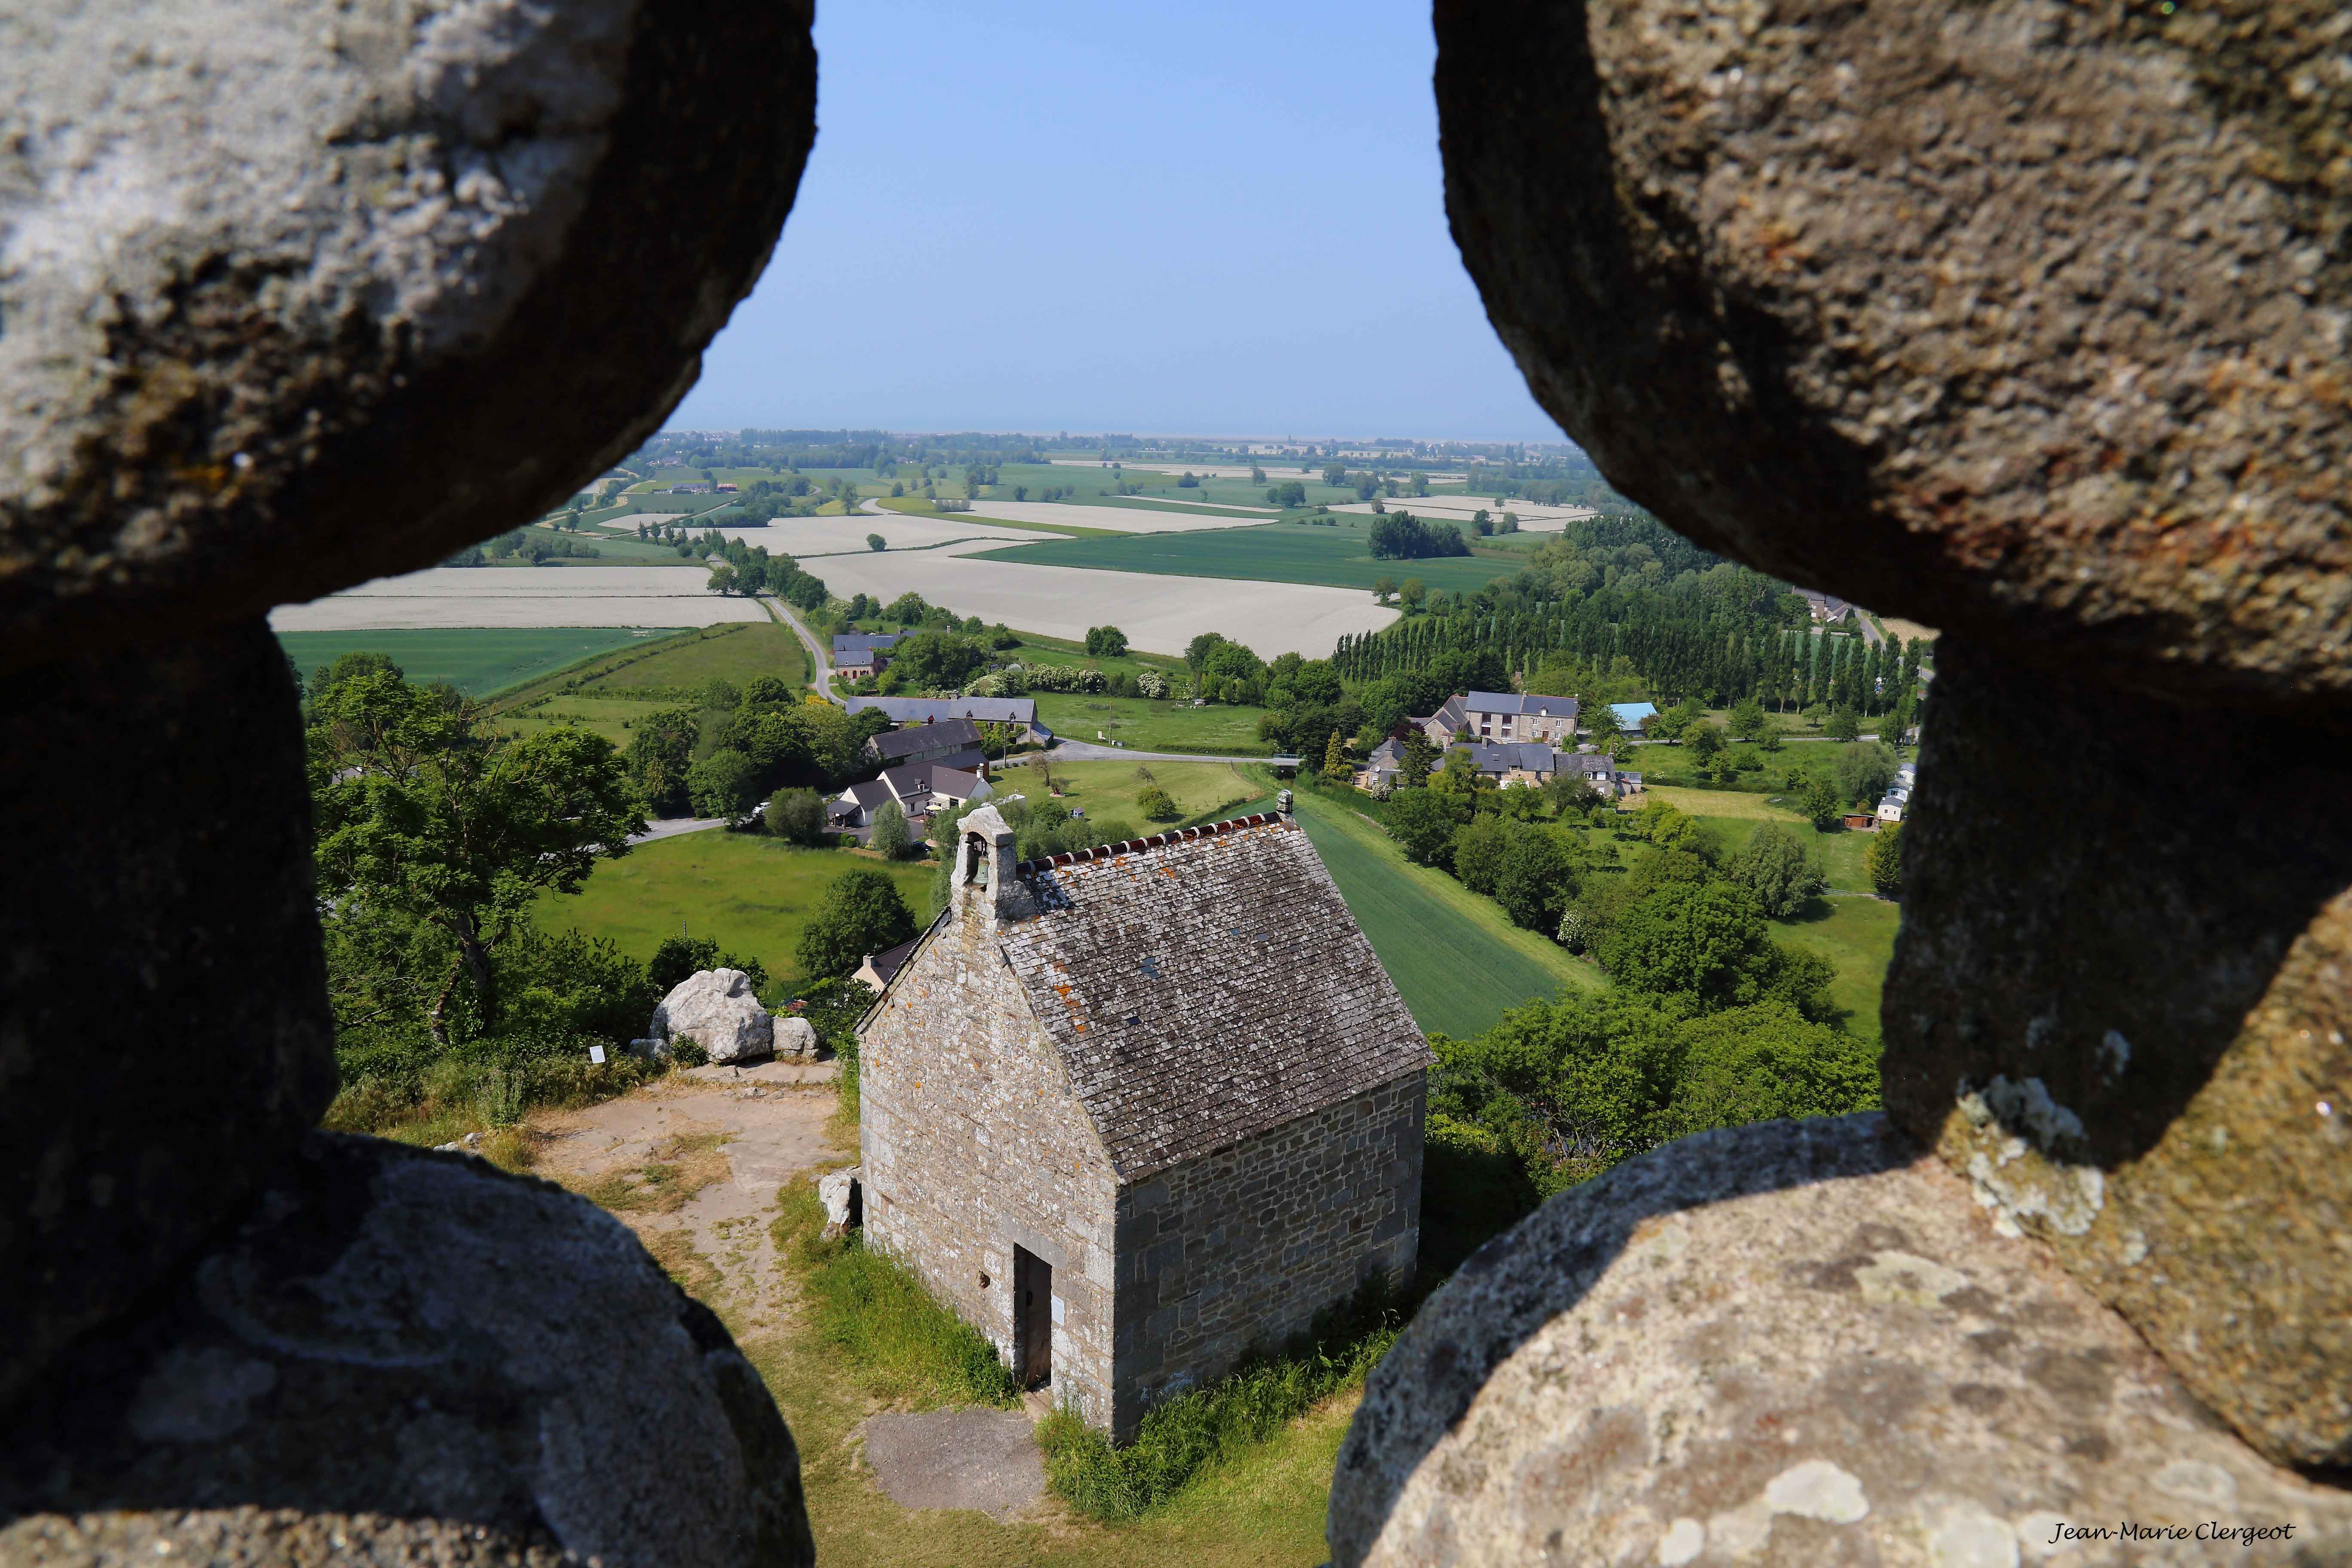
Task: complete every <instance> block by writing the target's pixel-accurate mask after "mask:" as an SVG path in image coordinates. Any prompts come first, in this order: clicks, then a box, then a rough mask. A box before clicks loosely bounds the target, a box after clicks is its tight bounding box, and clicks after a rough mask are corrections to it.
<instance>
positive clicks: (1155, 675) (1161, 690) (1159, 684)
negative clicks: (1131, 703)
mask: <svg viewBox="0 0 2352 1568" xmlns="http://www.w3.org/2000/svg"><path fill="white" fill-rule="evenodd" d="M1135 694H1136V695H1137V696H1138V697H1151V698H1160V697H1165V696H1167V695H1168V678H1167V677H1166V676H1164V675H1162V674H1160V672H1159V671H1158V670H1156V669H1143V670H1138V671H1137V672H1136V676H1135Z"/></svg>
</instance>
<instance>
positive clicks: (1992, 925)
mask: <svg viewBox="0 0 2352 1568" xmlns="http://www.w3.org/2000/svg"><path fill="white" fill-rule="evenodd" d="M1937 668H1938V678H1937V681H1936V687H1935V697H1934V711H1933V714H1932V717H1931V720H1930V721H1929V723H1928V724H1927V730H1926V734H1925V737H1924V745H1923V749H1922V752H1921V760H1920V768H1919V774H1920V780H1921V784H1922V787H1921V789H1920V790H1919V792H1918V793H1917V795H1915V796H1914V798H1913V804H1912V808H1911V810H1910V812H1909V813H1908V815H1907V817H1906V824H1905V828H1904V842H1903V850H1904V875H1905V881H1906V900H1905V906H1904V920H1903V929H1902V931H1901V933H1900V935H1899V936H1898V937H1897V938H1896V940H1895V960H1894V963H1893V965H1892V967H1891V968H1890V970H1889V972H1888V975H1887V984H1886V992H1885V1009H1884V1011H1885V1039H1886V1054H1885V1065H1884V1076H1885V1096H1886V1106H1887V1110H1888V1113H1889V1114H1890V1115H1891V1116H1892V1117H1893V1118H1894V1119H1895V1121H1898V1122H1899V1123H1901V1124H1902V1125H1903V1126H1904V1127H1905V1128H1906V1129H1907V1130H1908V1131H1911V1132H1912V1133H1913V1134H1914V1135H1916V1136H1917V1137H1919V1138H1922V1139H1925V1140H1927V1141H1929V1142H1938V1143H1939V1144H1940V1146H1941V1148H1942V1149H1943V1151H1944V1152H1945V1155H1946V1157H1947V1158H1948V1160H1949V1161H1950V1163H1952V1165H1953V1166H1954V1168H1955V1169H1958V1170H1960V1171H1962V1172H1964V1173H1968V1174H1969V1177H1970V1179H1971V1181H1972V1182H1973V1183H1974V1184H1975V1186H1976V1188H1977V1191H1978V1193H1979V1198H1980V1200H1981V1201H1983V1202H1984V1203H1986V1204H1987V1205H1990V1209H1991V1211H1992V1213H1993V1214H1994V1215H1996V1216H1997V1217H1998V1219H1999V1222H2000V1223H2001V1224H2004V1225H2008V1226H2019V1227H2022V1228H2023V1229H2025V1230H2027V1231H2030V1232H2031V1233H2032V1234H2033V1235H2035V1236H2038V1237H2042V1239H2043V1240H2045V1241H2047V1242H2049V1243H2050V1244H2051V1245H2052V1246H2053V1247H2056V1248H2057V1250H2058V1253H2059V1256H2060V1258H2062V1259H2063V1261H2064V1262H2065V1264H2066V1266H2067V1267H2068V1268H2072V1269H2073V1270H2074V1272H2075V1273H2076V1274H2077V1275H2078V1276H2079V1277H2080V1278H2081V1279H2083V1280H2084V1282H2085V1283H2086V1284H2088V1285H2089V1286H2090V1287H2091V1289H2093V1290H2095V1292H2097V1293H2098V1294H2099V1295H2100V1296H2101V1297H2103V1298H2104V1299H2105V1300H2107V1301H2108V1302H2110V1303H2111V1304H2113V1305H2114V1306H2116V1308H2117V1309H2119V1310H2121V1311H2122V1312H2123V1313H2124V1315H2125V1316H2126V1317H2127V1318H2129V1319H2130V1320H2131V1321H2132V1322H2133V1323H2134V1324H2136V1325H2137V1327H2138V1328H2139V1329H2140V1331H2142V1332H2143V1333H2145V1334H2147V1336H2148V1339H2149V1341H2150V1342H2152V1343H2153V1344H2155V1345H2156V1346H2157V1347H2158V1349H2159V1350H2161V1351H2162V1352H2163V1353H2164V1355H2165V1356H2166V1358H2167V1359H2168V1361H2170V1362H2171V1363H2172V1365H2173V1367H2174V1369H2175V1370H2176V1371H2178V1372H2179V1373H2180V1375H2181V1376H2182V1378H2183V1379H2184V1380H2185V1381H2186V1382H2187V1383H2188V1384H2189V1387H2191V1388H2192V1389H2194V1390H2195V1391H2196V1392H2197V1393H2198V1394H2199V1395H2200V1397H2202V1398H2203V1399H2204V1400H2205V1401H2206V1402H2207V1403H2208V1404H2210V1405H2212V1407H2213V1408H2214V1409H2215V1410H2217V1411H2220V1412H2221V1413H2222V1414H2223V1415H2226V1416H2227V1417H2228V1418H2229V1419H2230V1420H2231V1422H2232V1423H2233V1424H2234V1425H2235V1426H2237V1427H2238V1429H2239V1431H2240V1432H2241V1433H2242V1434H2243V1435H2244V1436H2245V1437H2246V1438H2247V1440H2248V1441H2250V1442H2252V1443H2253V1444H2254V1445H2255V1446H2256V1447H2260V1448H2261V1449H2262V1450H2263V1452H2265V1453H2267V1454H2269V1455H2270V1456H2271V1457H2272V1458H2275V1459H2279V1460H2281V1461H2284V1462H2287V1463H2292V1464H2298V1465H2323V1466H2337V1465H2344V1464H2347V1463H2352V1253H2347V1250H2346V1249H2345V1247H2344V1245H2343V1239H2342V1238H2343V1236H2344V1227H2345V1224H2346V1221H2347V1217H2352V1127H2347V1122H2352V1047H2347V1044H2346V1043H2345V1037H2346V1034H2347V1031H2352V891H2347V889H2352V816H2347V812H2346V810H2345V806H2346V802H2347V782H2352V781H2347V771H2346V768H2345V765H2344V763H2345V759H2344V758H2343V757H2342V756H2341V755H2340V754H2338V753H2337V752H2336V751H2335V750H2334V749H2332V748H2330V747H2328V746H2326V745H2324V744H2315V743H2314V739H2313V737H2312V736H2310V735H2309V734H2307V733H2304V732H2299V731H2296V730H2294V729H2292V728H2287V729H2284V730H2283V729H2282V728H2281V727H2280V726H2278V725H2276V724H2273V723H2269V722H2265V721H2263V719H2262V718H2261V717H2260V716H2258V715H2245V714H2237V715H2231V714H2200V715H2197V716H2195V717H2194V718H2193V719H2191V718H2190V717H2189V716H2188V715H2185V714H2184V713H2183V712H2182V711H2181V710H2179V709H2178V708H2175V707H2173V706H2171V705H2169V704H2167V703H2163V702H2159V701H2154V700H2147V699H2141V698H2134V697H2129V696H2118V695H2116V694H2114V693H2111V692H2102V691H2096V690H2093V689H2086V688H2084V687H2083V686H2082V685H2080V684H2077V683H2074V682H2069V681H2065V680H2063V679H2057V678H2053V677H2052V676H2051V675H2049V674H2046V673H2044V672H2042V671H2038V670H2029V669H2027V668H2023V667H2021V666H2020V665H2018V664H2015V663H2012V662H2011V661H2010V660H2008V659H2006V658H1998V657H1995V656H1993V655H1991V654H1989V653H1987V652H1986V651H1985V650H1983V649H1982V648H1980V647H1972V646H1969V645H1968V644H1966V643H1964V642H1961V641H1960V640H1959V639H1958V638H1951V637H1948V638H1946V639H1945V642H1944V646H1943V647H1942V648H1941V650H1940V653H1939V657H1938V659H1937ZM2029 715H2030V719H2028V720H2027V721H2022V722H2021V719H2022V718H2026V716H2029ZM2184 742H2186V744H2184ZM2185 754H2187V755H2205V756H2212V757H2225V758H2227V759H2228V762H2227V763H2226V765H2225V767H2224V769H2223V770H2222V774H2221V778H2218V779H2213V780H2210V781H2209V782H2208V783H2206V784H2188V782H2187V778H2186V777H2185V776H2184V773H2183V770H2182V767H2181V759H2182V758H2183V756H2184V755H2185ZM2188 772H2189V773H2191V774H2194V773H2199V772H2200V770H2199V769H2197V768H2196V767H2195V766H2194V765H2193V764H2192V765H2191V766H2190V768H2189V770H2188ZM2225 781H2244V783H2245V784H2246V787H2245V788H2242V789H2241V788H2237V787H2232V786H2231V784H2230V783H2228V782H2225ZM2215 786H2218V787H2215ZM1993 977H1998V983H1997V984H1988V981H1989V980H1990V979H1992V978H1993Z"/></svg>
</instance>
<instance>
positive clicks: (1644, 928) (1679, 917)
mask: <svg viewBox="0 0 2352 1568" xmlns="http://www.w3.org/2000/svg"><path fill="white" fill-rule="evenodd" d="M1599 951H1600V957H1601V968H1603V969H1605V970H1607V971H1608V972H1609V977H1610V978H1611V979H1612V980H1614V981H1615V982H1616V983H1617V984H1620V985H1622V986H1625V987H1627V988H1628V989H1631V990H1634V991H1646V992H1649V993H1651V994H1655V995H1662V996H1667V995H1679V996H1687V997H1689V998H1691V999H1692V1000H1693V1001H1695V1002H1696V1003H1697V1005H1700V1006H1701V1007H1705V1008H1715V1007H1724V1006H1731V1005H1738V1004H1741V1003H1745V1002H1751V1001H1754V1000H1756V999H1757V996H1758V994H1759V993H1760V990H1761V985H1760V981H1761V980H1762V979H1763V978H1764V975H1763V974H1762V973H1759V972H1761V971H1766V970H1767V969H1768V968H1769V962H1770V955H1771V953H1772V952H1773V946H1772V942H1771V940H1770V938H1769V936H1768V935H1767V934H1766V931H1765V929H1764V915H1763V911H1762V910H1759V909H1758V908H1757V907H1756V900H1754V899H1753V898H1752V897H1750V896H1749V895H1748V892H1747V890H1746V889H1741V888H1736V887H1733V886H1732V885H1731V884H1729V883H1728V882H1724V881H1720V880H1710V881H1706V882H1696V883H1692V882H1677V883H1669V884H1667V885H1666V886H1664V887H1661V888H1658V889H1654V891H1652V892H1651V893H1649V894H1648V895H1646V896H1645V897H1643V899H1642V900H1640V901H1639V902H1638V903H1636V904H1634V905H1633V907H1632V908H1631V909H1629V910H1625V911H1623V912H1622V913H1621V914H1620V915H1619V916H1618V917H1617V918H1616V920H1615V921H1612V922H1611V925H1610V927H1609V931H1608V933H1607V934H1606V935H1604V936H1603V937H1602V938H1601V942H1600V950H1599Z"/></svg>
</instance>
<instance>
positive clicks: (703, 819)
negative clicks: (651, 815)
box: [629, 816, 727, 844]
mask: <svg viewBox="0 0 2352 1568" xmlns="http://www.w3.org/2000/svg"><path fill="white" fill-rule="evenodd" d="M724 826H727V819H726V818H725V817H723V816H665V817H661V818H658V819H656V821H653V822H650V823H647V824H646V830H645V831H644V832H643V833H640V834H638V835H637V836H636V837H635V838H632V839H630V840H629V842H630V843H632V844H651V843H652V842H653V841H654V840H655V839H656V838H675V837H677V836H678V835H679V834H681V833H700V832H701V831H702V830H703V829H705V828H708V827H724Z"/></svg>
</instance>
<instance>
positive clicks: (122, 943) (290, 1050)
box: [0, 620, 335, 1402]
mask: <svg viewBox="0 0 2352 1568" xmlns="http://www.w3.org/2000/svg"><path fill="white" fill-rule="evenodd" d="M0 757H5V759H6V761H5V764H0V823H5V824H6V825H7V829H8V832H9V834H10V842H9V845H8V848H7V851H6V858H7V870H6V872H5V876H0V880H5V884H6V888H7V891H6V892H5V895H0V954H5V963H0V1191H5V1192H7V1193H9V1194H14V1196H13V1197H12V1199H11V1200H10V1202H9V1204H8V1217H7V1219H6V1221H5V1223H0V1402H5V1399H6V1398H7V1396H8V1395H9V1394H10V1393H11V1391H12V1390H13V1389H14V1388H15V1387H16V1385H17V1384H20V1383H21V1382H22V1381H23V1380H24V1379H25V1378H26V1377H28V1376H30V1375H31V1374H32V1373H33V1372H34V1370H35V1369H37V1367H38V1366H39V1365H40V1364H41V1363H42V1362H43V1361H44V1360H45V1359H46V1358H47V1356H48V1355H49V1354H50V1353H51V1352H54V1351H56V1350H57V1349H58V1347H59V1346H61V1345H63V1344H64V1343H65V1342H67V1341H68V1340H69V1339H71V1338H72V1337H73V1336H74V1335H76V1334H78V1333H80V1332H82V1331H85V1330H87V1329H89V1328H90V1327H91V1326H92V1325H94V1324H96V1323H98V1322H100V1321H102V1320H103V1319H104V1318H106V1317H107V1316H108V1315H109V1314H110V1313H112V1312H115V1311H119V1310H122V1309H123V1308H125V1307H127V1306H129V1305H130V1303H131V1301H133V1300H136V1299H137V1298H138V1296H139V1295H140V1294H141V1292H142V1291H144V1290H146V1289H149V1288H150V1287H151V1286H152V1284H153V1283H154V1281H155V1280H156V1279H159V1278H160V1277H161V1276H162V1275H163V1273H164V1272H165V1271H166V1270H168V1269H169V1268H172V1267H173V1266H174V1265H175V1264H176V1263H177V1262H178V1261H179V1259H180V1258H182V1257H184V1255H185V1254H186V1253H187V1252H188V1250H189V1249H190V1248H192V1247H195V1246H196V1245H197V1243H198V1242H199V1241H200V1240H201V1239H202V1238H203V1237H204V1236H205V1234H206V1233H207V1232H209V1231H211V1230H212V1229H213V1228H214V1227H215V1226H218V1225H219V1224H220V1223H221V1221H222V1220H223V1219H224V1218H226V1216H227V1215H231V1214H233V1213H235V1212H236V1209H237V1208H238V1207H239V1206H241V1205H243V1204H244V1203H245V1202H246V1201H247V1199H248V1198H249V1197H250V1196H251V1195H252V1193H253V1190H254V1187H255V1184H257V1183H258V1182H259V1181H260V1180H261V1179H262V1177H263V1175H264V1173H267V1172H268V1170H269V1169H270V1168H271V1167H272V1166H273V1165H275V1164H276V1163H278V1161H280V1160H281V1159H283V1158H284V1157H285V1155H286V1152H287V1151H288V1150H289V1149H291V1148H292V1147H293V1146H294V1143H295V1142H296V1141H297V1140H298V1139H299V1138H300V1137H301V1136H302V1134H303V1133H304V1132H306V1131H309V1130H310V1127H311V1126H312V1125H314V1124H315V1123H316V1122H317V1121H318V1119H319V1113H320V1111H322V1110H325V1109H326V1106H327V1102H328V1100H330V1099H331V1098H332V1097H333V1095H334V1092H335V1062H334V1056H333V1053H332V1049H331V1044H332V1037H333V1028H332V1021H331V1017H330V1016H329V1014H328V1011H327V996H326V976H325V965H324V963H323V962H322V960H321V958H320V951H319V919H318V912H317V903H316V884H315V882H314V880H313V878H312V876H311V870H310V798H309V793H308V791H307V790H306V789H305V787H304V783H303V774H302V731H301V727H300V724H299V721H297V718H296V715H295V707H294V693H293V690H292V688H291V685H290V683H289V680H288V679H287V674H286V659H285V656H284V655H283V654H282V653H280V652H279V651H278V644H277V641H276V639H275V638H273V637H270V635H269V631H268V627H266V626H263V625H262V624H261V622H260V621H258V620H252V621H248V622H246V623H244V624H242V625H239V626H232V627H227V628H224V629H222V630H219V631H215V632H210V633H206V634H205V635H204V636H201V637H189V638H187V639H185V640H184V641H183V642H181V643H179V644H177V645H175V646H173V647H170V648H167V649H162V650H157V651H153V652H149V653H138V654H134V653H130V652H118V653H110V654H97V655H92V656H89V657H88V658H69V659H61V660H59V661H58V662H56V663H53V664H47V665H41V666H37V667H35V668H30V669H24V670H19V671H17V672H16V674H15V675H13V676H11V677H9V678H8V679H6V680H5V682H0ZM100 1047H102V1048H100ZM192 1173H201V1178H200V1179H191V1177H192Z"/></svg>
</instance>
